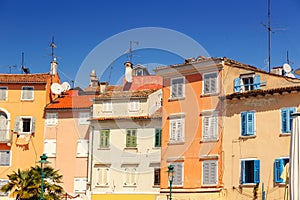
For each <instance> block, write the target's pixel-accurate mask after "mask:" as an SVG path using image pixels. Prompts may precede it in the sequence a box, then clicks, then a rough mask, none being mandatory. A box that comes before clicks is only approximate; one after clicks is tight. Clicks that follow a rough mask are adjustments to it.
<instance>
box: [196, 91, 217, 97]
mask: <svg viewBox="0 0 300 200" xmlns="http://www.w3.org/2000/svg"><path fill="white" fill-rule="evenodd" d="M219 95H220V93H219V92H214V93H207V94H201V95H200V97H210V96H219Z"/></svg>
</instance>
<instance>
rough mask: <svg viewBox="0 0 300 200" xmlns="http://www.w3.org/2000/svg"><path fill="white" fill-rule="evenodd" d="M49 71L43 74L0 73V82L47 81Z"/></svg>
mask: <svg viewBox="0 0 300 200" xmlns="http://www.w3.org/2000/svg"><path fill="white" fill-rule="evenodd" d="M49 78H50V74H49V73H44V74H0V83H47V80H48V79H49Z"/></svg>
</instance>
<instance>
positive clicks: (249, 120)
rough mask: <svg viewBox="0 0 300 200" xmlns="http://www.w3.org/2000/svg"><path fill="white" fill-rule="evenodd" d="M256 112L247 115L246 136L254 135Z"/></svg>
mask: <svg viewBox="0 0 300 200" xmlns="http://www.w3.org/2000/svg"><path fill="white" fill-rule="evenodd" d="M254 124H255V123H254V112H248V113H247V133H246V135H254Z"/></svg>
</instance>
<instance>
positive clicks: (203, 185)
mask: <svg viewBox="0 0 300 200" xmlns="http://www.w3.org/2000/svg"><path fill="white" fill-rule="evenodd" d="M217 186H218V184H202V186H201V187H202V188H211V187H214V188H215V187H217Z"/></svg>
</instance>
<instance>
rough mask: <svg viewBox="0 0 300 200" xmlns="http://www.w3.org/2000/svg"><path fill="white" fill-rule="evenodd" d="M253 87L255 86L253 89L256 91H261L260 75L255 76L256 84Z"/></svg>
mask: <svg viewBox="0 0 300 200" xmlns="http://www.w3.org/2000/svg"><path fill="white" fill-rule="evenodd" d="M253 85H254V87H253V89H254V90H258V89H260V75H256V76H254V84H253Z"/></svg>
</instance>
